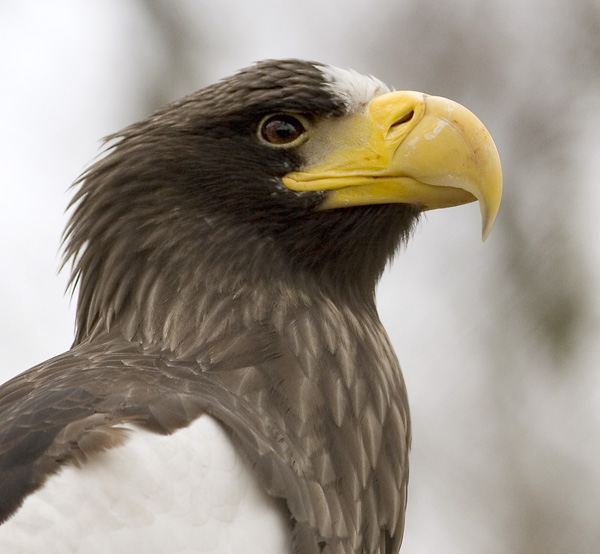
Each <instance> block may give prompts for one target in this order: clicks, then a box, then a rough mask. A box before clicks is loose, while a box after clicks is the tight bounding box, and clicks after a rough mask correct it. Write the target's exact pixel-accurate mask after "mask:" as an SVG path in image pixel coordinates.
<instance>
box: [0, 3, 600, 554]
mask: <svg viewBox="0 0 600 554" xmlns="http://www.w3.org/2000/svg"><path fill="white" fill-rule="evenodd" d="M0 52H1V54H0V79H1V81H0V82H1V86H0V114H1V115H0V122H1V127H0V130H1V132H0V192H1V197H0V251H1V253H2V262H1V265H0V310H1V312H0V346H1V353H2V354H1V359H2V362H1V364H0V377H1V378H2V380H6V379H8V378H10V377H11V376H13V375H16V374H17V373H20V372H21V371H23V370H25V369H27V368H28V367H30V366H32V365H34V364H36V363H38V362H40V361H42V360H44V359H46V358H49V357H51V356H53V355H55V354H58V353H60V352H61V351H64V350H66V349H68V348H69V345H70V343H71V340H72V336H73V320H74V301H70V299H69V297H68V296H67V295H65V294H64V289H65V287H66V281H67V272H63V273H61V274H60V275H59V276H58V277H57V276H56V272H57V269H58V267H59V265H60V253H59V243H60V239H61V233H62V230H63V228H64V226H65V223H66V220H67V215H65V213H64V209H65V207H66V205H67V202H68V200H69V198H70V195H71V193H70V192H69V191H68V187H69V184H70V183H71V182H73V181H74V180H75V179H76V177H77V176H78V174H79V173H80V172H81V171H82V170H83V169H84V167H85V166H86V164H87V163H89V162H90V161H91V160H92V159H93V158H94V157H95V156H96V155H97V154H98V152H99V148H100V145H101V143H100V140H99V139H100V138H101V137H103V136H105V135H107V134H109V133H112V132H114V131H116V130H118V129H120V128H122V127H124V126H126V125H128V124H129V123H132V122H133V121H135V120H137V119H139V118H141V117H144V116H146V115H148V114H149V113H151V112H152V111H153V110H155V109H156V108H158V107H159V106H161V105H162V104H164V103H165V102H168V101H170V100H173V99H175V98H177V97H179V96H181V95H183V94H185V93H188V92H191V91H193V90H195V89H197V88H199V87H201V86H203V85H206V84H208V83H210V82H213V81H214V80H216V79H218V78H220V77H223V76H226V75H228V74H230V73H232V72H234V71H235V70H237V69H240V68H241V67H244V66H246V65H249V64H250V63H252V62H253V61H256V60H259V59H263V58H278V57H299V58H306V59H315V60H319V61H323V62H327V63H331V64H333V65H337V66H341V67H352V68H354V69H356V70H358V71H361V72H363V73H372V74H374V75H376V76H377V77H379V78H381V79H382V80H384V81H386V82H387V83H388V84H389V85H391V86H394V87H395V88H397V89H414V90H422V91H424V92H427V93H431V94H438V95H443V96H448V97H450V98H452V99H454V100H456V101H458V102H460V103H462V104H464V105H466V106H467V107H469V108H470V109H471V110H472V111H474V112H475V113H476V114H477V115H478V116H479V117H480V118H481V119H482V120H483V122H484V123H485V124H486V126H487V127H488V129H489V130H490V131H491V133H492V135H493V136H494V138H495V140H496V144H497V146H498V149H499V151H500V155H501V158H502V162H503V167H504V178H505V193H504V199H503V205H502V207H501V210H500V215H499V217H498V220H497V222H496V226H495V228H494V230H493V232H492V234H491V236H490V238H489V239H488V241H487V242H486V243H485V244H484V245H482V244H481V243H480V222H479V211H478V207H477V206H475V205H469V206H465V207H461V208H455V209H452V210H442V211H438V212H431V213H430V214H429V215H428V216H427V218H425V219H424V221H423V223H422V225H420V227H419V228H418V230H417V233H416V236H415V237H414V239H413V240H412V241H411V243H410V245H409V246H408V248H407V249H406V250H405V251H403V252H401V253H399V255H398V256H397V259H396V260H395V262H394V264H393V266H392V267H391V268H390V270H389V271H388V272H387V274H386V275H385V277H384V279H383V281H382V283H381V285H380V287H379V305H380V311H381V317H382V319H383V320H384V322H385V324H386V326H387V328H388V331H389V334H390V336H391V338H392V341H393V343H394V345H395V348H396V352H397V354H398V357H399V358H400V362H401V364H402V367H403V370H404V374H405V378H406V381H407V385H408V388H409V395H410V400H411V406H412V415H413V426H414V442H413V449H412V458H411V461H412V467H411V481H410V494H409V508H408V519H407V527H406V535H405V542H404V547H403V550H402V552H404V553H408V554H431V553H443V554H454V553H456V554H459V553H460V554H471V553H472V554H488V553H489V554H496V553H498V554H500V553H510V554H521V553H522V554H537V553H539V554H542V553H543V554H564V553H567V552H568V553H570V554H579V553H581V554H594V553H596V552H598V551H599V548H600V546H599V545H600V368H599V367H598V366H599V362H600V294H599V292H598V286H597V285H598V283H599V282H600V280H599V279H600V220H599V218H598V215H597V212H598V210H599V209H600V183H599V180H598V173H599V170H600V130H599V129H600V3H599V2H598V0H574V1H569V2H567V1H566V0H563V1H558V0H506V1H504V2H489V1H481V0H480V1H478V0H460V1H448V0H433V1H425V0H401V1H384V0H361V1H354V0H343V1H330V2H325V1H323V0H318V1H317V0H302V1H301V2H300V1H299V0H295V1H291V0H280V1H267V0H254V1H252V2H250V1H244V0H238V1H235V0H220V1H219V2H216V1H214V2H208V1H198V0H197V1H192V0H188V1H163V2H159V1H157V0H137V1H135V0H128V1H123V0H87V1H86V2H81V1H76V0H72V1H68V0H54V1H53V2H43V1H38V2H35V1H23V2H21V1H18V0H4V1H0Z"/></svg>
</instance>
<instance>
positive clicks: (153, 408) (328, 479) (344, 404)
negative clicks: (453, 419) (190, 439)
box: [0, 60, 472, 553]
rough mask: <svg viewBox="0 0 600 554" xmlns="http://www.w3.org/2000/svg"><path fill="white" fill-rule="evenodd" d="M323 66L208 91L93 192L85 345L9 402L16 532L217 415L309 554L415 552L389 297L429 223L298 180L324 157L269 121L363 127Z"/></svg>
mask: <svg viewBox="0 0 600 554" xmlns="http://www.w3.org/2000/svg"><path fill="white" fill-rule="evenodd" d="M323 67H324V66H320V65H319V64H313V63H308V62H300V61H297V60H286V61H270V62H263V63H261V64H258V65H256V66H254V67H252V68H250V69H247V70H244V71H242V72H240V73H239V74H237V75H235V76H233V77H231V78H228V79H226V80H224V81H221V82H219V83H217V84H215V85H213V86H210V87H207V88H205V89H202V90H200V91H198V92H197V93H194V94H192V95H190V96H188V97H186V98H184V99H182V100H180V101H178V102H175V103H173V104H171V105H169V106H167V107H166V108H164V109H163V110H161V111H159V112H158V113H156V114H154V115H153V116H151V117H149V118H148V119H146V120H144V121H142V122H140V123H137V124H135V125H132V126H131V127H129V128H127V129H125V130H124V131H123V132H122V133H119V134H118V135H115V136H114V137H112V138H111V140H112V146H111V147H110V149H109V152H108V153H107V155H106V156H105V157H104V158H103V159H102V160H101V161H99V162H97V163H96V164H95V165H93V166H92V167H91V168H90V169H89V170H88V171H87V172H86V173H85V174H84V175H83V177H82V178H81V179H80V181H79V183H78V186H79V188H78V191H77V193H76V195H75V198H74V200H73V215H72V218H71V220H70V223H69V227H68V229H67V232H66V239H65V240H66V258H67V260H72V262H73V273H72V282H73V285H74V286H77V287H78V288H79V300H78V305H77V333H76V340H75V343H74V345H73V347H72V349H71V350H70V351H68V352H66V353H64V354H62V355H60V356H57V357H56V358H53V359H51V360H49V361H47V362H45V363H43V364H41V365H39V366H37V367H34V368H33V369H31V370H29V371H27V372H25V373H24V374H22V375H20V376H18V377H16V378H15V379H13V380H12V381H10V382H8V383H7V384H5V385H4V386H3V387H2V388H0V519H1V520H5V519H7V518H9V517H10V516H11V515H12V514H13V513H14V512H15V511H16V510H18V509H19V506H20V505H21V503H22V502H23V500H24V498H25V497H26V496H27V495H29V494H32V493H34V491H36V490H37V489H38V488H39V487H40V486H42V485H43V484H44V482H45V480H46V479H48V478H49V476H51V475H52V474H53V473H55V472H56V471H58V470H59V469H60V468H61V467H62V466H63V465H65V464H75V465H82V464H86V463H87V462H88V460H89V459H91V458H93V457H94V455H96V453H97V452H99V451H102V450H105V449H110V448H113V447H114V446H116V445H118V444H122V443H123V442H125V441H126V436H125V435H124V434H123V431H122V430H121V429H120V428H119V427H118V425H119V424H121V423H131V424H134V425H136V426H140V427H142V428H146V429H149V430H151V431H154V432H156V433H161V434H168V433H172V432H173V431H175V430H176V429H178V428H181V427H184V426H186V425H188V424H189V422H190V421H191V420H193V419H194V418H196V417H198V416H199V415H200V414H202V413H208V414H210V415H212V416H213V417H214V418H216V419H217V420H218V421H220V422H221V423H222V424H223V425H224V426H225V428H226V429H227V430H228V432H229V433H230V434H231V438H232V440H233V441H234V443H235V444H236V445H237V446H238V447H239V448H240V449H241V451H243V452H244V455H245V456H246V457H247V459H248V460H249V461H250V463H251V465H252V466H253V467H254V469H255V471H256V474H257V476H258V478H259V480H260V483H261V484H262V486H263V487H264V488H265V489H266V490H267V491H268V493H269V494H270V495H272V496H274V497H276V498H279V499H282V509H285V510H287V511H288V512H289V520H290V525H291V530H292V533H293V543H294V545H295V546H294V547H295V551H297V552H301V553H313V552H326V553H334V552H336V553H342V552H344V553H348V552H357V553H358V552H361V553H362V552H371V553H375V552H381V553H395V552H397V551H398V549H399V547H400V542H401V538H402V531H403V526H404V510H405V505H406V486H407V477H408V459H407V455H408V448H409V444H410V422H409V414H408V404H407V398H406V391H405V388H404V383H403V381H402V376H401V373H400V368H399V366H398V362H397V360H396V357H395V355H394V353H393V351H392V348H391V346H390V343H389V341H388V338H387V336H386V333H385V331H384V329H383V328H382V325H381V323H380V321H379V319H378V316H377V312H376V309H375V298H374V288H375V284H376V282H377V280H378V278H379V276H380V275H381V273H382V271H383V269H384V267H385V265H386V263H387V262H388V261H389V259H390V258H391V257H392V256H393V254H394V252H395V251H396V249H397V247H398V245H399V244H400V243H401V242H402V241H403V240H405V239H406V238H407V237H408V235H409V233H410V231H411V230H412V228H413V226H414V223H415V221H416V220H417V218H418V215H419V213H420V211H421V206H418V205H415V204H411V203H390V204H379V205H362V206H355V207H351V208H347V209H327V210H323V209H320V205H321V203H322V202H323V200H324V198H326V197H327V196H328V194H329V192H328V191H323V190H319V191H293V190H290V189H289V188H288V187H286V186H284V185H283V184H282V177H284V176H285V175H288V174H290V173H291V172H294V171H298V170H300V169H302V168H304V167H305V166H306V158H305V156H304V155H303V150H302V148H301V147H300V146H298V147H296V146H295V144H292V146H290V147H285V145H284V147H281V146H280V145H275V146H274V145H272V144H268V143H267V142H266V141H265V140H261V139H260V136H259V135H260V126H261V124H263V123H261V122H264V120H265V117H267V116H269V115H270V114H294V115H297V116H298V118H300V120H301V121H303V122H306V125H312V126H314V128H315V129H318V128H319V125H320V124H321V123H322V122H324V121H325V122H335V121H336V120H338V119H342V118H344V117H345V116H346V115H347V113H348V111H349V107H348V106H349V103H348V102H344V101H343V98H341V97H340V95H339V94H336V93H335V89H334V88H332V87H331V86H329V82H328V78H327V75H326V74H324V72H323ZM382 92H384V91H382ZM287 130H289V129H288V128H284V131H285V132H287ZM281 136H282V137H283V138H284V139H285V138H286V137H284V136H283V135H281ZM308 140H311V139H310V138H309V139H308ZM471 199H472V198H471ZM0 529H1V527H0Z"/></svg>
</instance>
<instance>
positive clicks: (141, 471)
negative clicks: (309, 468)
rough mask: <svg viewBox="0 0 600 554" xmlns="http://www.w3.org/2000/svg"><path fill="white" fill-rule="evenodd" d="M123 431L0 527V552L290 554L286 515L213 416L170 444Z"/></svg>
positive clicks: (147, 434)
mask: <svg viewBox="0 0 600 554" xmlns="http://www.w3.org/2000/svg"><path fill="white" fill-rule="evenodd" d="M130 429H131V433H130V434H131V436H130V438H129V439H128V440H127V442H126V443H125V444H124V445H123V446H119V447H117V448H113V449H112V450H109V451H107V452H104V453H101V454H99V455H97V456H96V457H95V458H94V459H93V460H91V461H90V462H89V463H87V464H85V465H84V466H83V467H81V468H75V467H70V466H69V467H66V468H64V469H63V470H62V471H61V472H60V473H58V474H57V475H55V476H53V477H51V478H50V479H49V480H48V481H47V482H46V484H45V485H44V486H43V487H42V488H41V489H40V490H39V491H37V492H36V493H34V494H32V495H30V496H29V497H27V499H26V500H25V503H24V504H23V506H22V507H21V509H20V510H19V511H18V512H17V513H16V514H15V515H14V516H13V517H12V518H11V519H9V520H8V521H7V522H6V523H5V524H4V525H2V526H0V552H2V553H13V552H14V553H27V554H29V553H32V554H33V553H38V552H39V553H41V554H54V553H56V554H59V553H60V554H71V553H81V554H84V553H85V554H100V553H102V554H109V553H110V554H125V553H127V554H134V553H137V552H143V553H144V554H159V553H160V554H163V553H169V554H176V553H192V552H205V553H210V554H216V553H232V554H233V553H240V552H243V553H245V554H259V553H260V554H271V553H272V554H285V553H290V552H291V541H290V525H289V522H288V521H287V520H286V515H285V514H284V513H282V511H281V509H280V506H279V504H278V503H277V502H276V501H275V500H273V499H272V498H271V497H269V496H268V495H267V494H266V493H265V492H264V491H263V490H262V489H261V488H260V487H259V485H258V484H257V482H256V480H255V476H254V475H253V473H252V471H251V470H250V468H249V467H248V465H247V463H246V462H245V460H243V459H242V458H241V457H240V455H239V454H238V452H236V450H235V448H234V446H233V445H232V443H231V441H230V440H229V437H228V436H227V435H226V433H225V432H224V431H223V429H222V428H221V426H220V425H219V424H218V423H217V422H216V421H215V420H214V419H213V418H211V417H209V416H202V417H200V418H198V419H197V420H196V421H195V422H193V423H192V424H191V425H190V426H189V427H186V428H184V429H180V430H179V431H177V432H175V433H174V434H173V435H169V436H162V435H157V434H155V433H151V432H148V431H144V430H140V429H138V428H134V427H131V428H130Z"/></svg>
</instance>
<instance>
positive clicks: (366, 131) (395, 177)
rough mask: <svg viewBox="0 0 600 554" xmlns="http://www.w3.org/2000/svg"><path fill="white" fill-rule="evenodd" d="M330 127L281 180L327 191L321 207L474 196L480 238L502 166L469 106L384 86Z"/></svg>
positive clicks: (440, 204) (452, 201)
mask: <svg viewBox="0 0 600 554" xmlns="http://www.w3.org/2000/svg"><path fill="white" fill-rule="evenodd" d="M335 134H336V135H338V136H339V135H340V134H342V135H343V136H341V137H339V139H335V140H334V141H333V142H336V143H337V146H335V147H333V148H332V149H331V150H330V151H327V152H326V153H325V154H324V156H322V159H320V160H319V161H318V163H316V165H314V166H313V167H308V168H306V169H303V170H302V171H297V172H293V173H289V174H288V175H286V176H285V177H284V178H283V183H284V184H285V186H286V187H288V188H289V189H291V190H295V191H328V194H327V196H326V198H325V199H324V201H323V203H322V204H321V206H320V208H321V209H324V210H327V209H334V208H344V207H351V206H359V205H365V204H389V203H409V204H415V205H418V206H422V208H423V209H424V210H432V209H436V208H446V207H450V206H457V205H460V204H466V203H467V202H473V201H474V200H479V204H480V208H481V216H482V226H483V231H482V235H483V240H485V238H486V237H487V235H488V234H489V232H490V230H491V228H492V224H493V223H494V219H495V218H496V214H497V213H498V208H499V206H500V198H501V196H502V170H501V167H500V158H499V156H498V151H497V150H496V146H495V145H494V141H493V140H492V137H491V136H490V134H489V133H488V131H487V129H486V128H485V127H484V126H483V124H482V123H481V121H479V119H477V117H475V116H474V115H473V114H472V113H471V112H470V111H469V110H467V109H466V108H464V107H463V106H461V105H460V104H457V103H456V102H452V101H451V100H447V99H445V98H440V97H436V96H427V95H425V94H422V93H419V92H407V91H403V92H390V93H387V94H383V95H381V96H378V97H376V98H374V99H373V100H372V101H371V103H370V104H369V106H368V109H367V110H366V111H365V112H364V113H359V114H355V115H354V116H352V117H351V118H350V119H349V121H347V122H346V123H345V124H342V125H341V126H340V127H339V128H338V129H337V130H336V133H335ZM309 142H310V141H309ZM329 144H331V141H330V142H329Z"/></svg>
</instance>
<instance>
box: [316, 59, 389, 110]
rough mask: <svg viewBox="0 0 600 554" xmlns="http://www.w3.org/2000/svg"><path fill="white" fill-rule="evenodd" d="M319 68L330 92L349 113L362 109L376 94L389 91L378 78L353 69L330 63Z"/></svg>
mask: <svg viewBox="0 0 600 554" xmlns="http://www.w3.org/2000/svg"><path fill="white" fill-rule="evenodd" d="M320 69H321V71H322V73H323V75H324V76H325V80H326V83H327V85H328V86H329V88H330V90H331V92H333V94H334V95H335V96H337V97H338V98H339V99H340V100H341V101H342V102H343V103H344V105H345V106H346V107H347V109H348V112H349V113H353V112H358V111H360V110H362V109H363V108H364V107H365V106H366V105H368V104H369V102H371V100H373V98H375V97H376V96H379V95H381V94H385V93H386V92H390V88H389V87H388V86H387V85H386V84H385V83H383V82H382V81H380V80H379V79H376V78H375V77H372V76H370V75H363V74H362V73H358V72H357V71H354V70H353V69H340V68H339V67H334V66H331V65H325V66H322V67H320Z"/></svg>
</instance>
